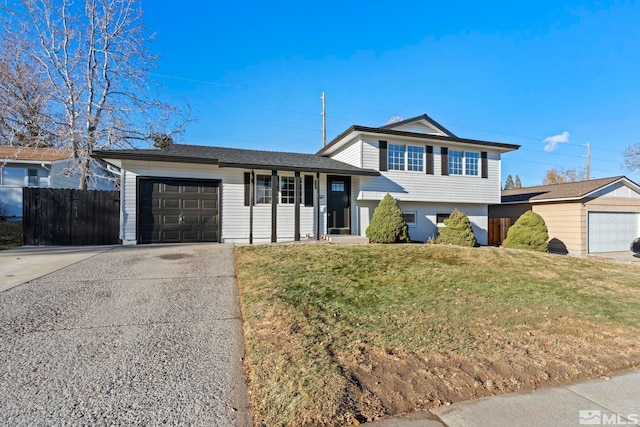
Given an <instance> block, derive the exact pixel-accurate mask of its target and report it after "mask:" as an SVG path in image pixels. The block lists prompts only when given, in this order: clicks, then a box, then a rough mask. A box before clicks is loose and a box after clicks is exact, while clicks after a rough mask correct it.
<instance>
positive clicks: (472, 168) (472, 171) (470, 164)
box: [464, 151, 480, 176]
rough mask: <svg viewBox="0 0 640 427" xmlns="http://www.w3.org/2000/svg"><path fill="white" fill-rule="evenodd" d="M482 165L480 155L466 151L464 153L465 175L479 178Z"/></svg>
mask: <svg viewBox="0 0 640 427" xmlns="http://www.w3.org/2000/svg"><path fill="white" fill-rule="evenodd" d="M479 164H480V153H477V152H474V151H465V153H464V174H465V175H473V176H478V173H479V167H478V165H479Z"/></svg>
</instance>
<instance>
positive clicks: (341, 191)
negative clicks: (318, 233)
mask: <svg viewBox="0 0 640 427" xmlns="http://www.w3.org/2000/svg"><path fill="white" fill-rule="evenodd" d="M327 194H328V197H327V219H328V228H329V230H328V232H329V234H331V233H346V234H349V233H350V229H351V197H350V195H351V177H350V176H332V175H329V176H328V177H327Z"/></svg>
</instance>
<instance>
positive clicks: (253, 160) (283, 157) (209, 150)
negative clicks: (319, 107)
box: [93, 144, 380, 176]
mask: <svg viewBox="0 0 640 427" xmlns="http://www.w3.org/2000/svg"><path fill="white" fill-rule="evenodd" d="M93 156H94V157H97V158H100V159H103V160H108V159H132V160H151V161H163V162H179V163H205V164H217V165H218V166H220V167H237V168H243V169H251V168H254V169H277V170H285V171H306V172H324V173H340V174H348V175H372V176H375V175H379V174H380V173H379V172H378V171H375V170H372V169H362V168H359V167H356V166H353V165H350V164H347V163H344V162H340V161H338V160H334V159H330V158H328V157H322V156H318V155H316V154H303V153H286V152H280V151H262V150H246V149H240V148H228V147H210V146H205V145H187V144H173V145H172V146H171V147H170V148H168V149H166V150H160V149H135V150H101V151H96V152H94V153H93Z"/></svg>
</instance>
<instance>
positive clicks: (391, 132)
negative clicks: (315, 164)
mask: <svg viewBox="0 0 640 427" xmlns="http://www.w3.org/2000/svg"><path fill="white" fill-rule="evenodd" d="M393 125H394V126H397V125H398V123H393ZM353 132H361V133H368V134H374V135H380V136H381V137H387V136H399V137H408V138H419V139H425V140H432V141H442V142H454V143H458V144H468V145H472V146H486V147H495V148H500V149H504V150H508V151H512V150H517V149H518V148H520V146H519V145H517V144H507V143H504V142H493V141H481V140H478V139H468V138H458V137H457V136H443V135H434V134H430V133H416V132H407V131H402V130H395V129H388V128H387V127H378V128H372V127H367V126H359V125H353V126H351V127H350V128H348V129H347V130H345V131H344V132H342V133H341V134H340V135H338V136H336V137H335V138H334V139H333V140H332V141H331V142H329V143H328V144H327V145H326V146H325V147H323V148H322V149H321V150H320V151H318V152H317V154H318V155H323V154H325V153H326V152H328V151H329V150H331V149H333V147H334V146H335V145H336V144H338V143H339V142H340V141H341V140H342V139H343V138H345V137H346V136H347V135H349V134H351V133H353Z"/></svg>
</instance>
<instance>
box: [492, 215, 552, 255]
mask: <svg viewBox="0 0 640 427" xmlns="http://www.w3.org/2000/svg"><path fill="white" fill-rule="evenodd" d="M502 246H503V247H505V248H515V249H527V250H530V251H538V252H547V250H548V249H549V232H548V230H547V225H546V224H545V223H544V219H542V217H541V216H540V215H538V214H537V213H535V212H533V211H527V212H525V213H523V214H522V215H521V216H520V218H518V220H517V221H516V223H515V224H513V225H512V226H511V228H509V231H508V232H507V238H506V239H505V240H504V242H502Z"/></svg>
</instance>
